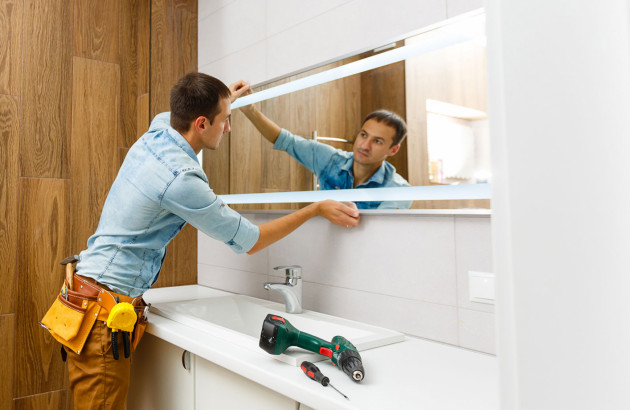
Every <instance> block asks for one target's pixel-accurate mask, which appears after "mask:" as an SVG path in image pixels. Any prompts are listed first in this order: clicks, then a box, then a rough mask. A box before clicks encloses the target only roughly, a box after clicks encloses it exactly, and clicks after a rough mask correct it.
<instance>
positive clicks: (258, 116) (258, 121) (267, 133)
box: [240, 104, 282, 144]
mask: <svg viewBox="0 0 630 410" xmlns="http://www.w3.org/2000/svg"><path fill="white" fill-rule="evenodd" d="M240 109H241V112H242V113H243V114H245V116H246V117H247V119H249V120H250V121H251V122H252V124H254V127H256V129H258V131H259V132H260V133H261V134H262V135H263V137H265V138H266V139H267V140H269V142H271V143H272V144H275V143H276V140H277V139H278V136H279V135H280V131H282V129H281V128H280V127H279V126H278V124H276V123H275V122H273V121H271V120H270V119H269V118H267V117H266V116H265V114H263V113H262V112H260V110H259V109H258V108H256V107H255V106H254V105H253V104H252V105H248V106H245V107H241V108H240Z"/></svg>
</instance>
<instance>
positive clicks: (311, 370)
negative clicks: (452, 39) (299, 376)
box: [300, 360, 330, 386]
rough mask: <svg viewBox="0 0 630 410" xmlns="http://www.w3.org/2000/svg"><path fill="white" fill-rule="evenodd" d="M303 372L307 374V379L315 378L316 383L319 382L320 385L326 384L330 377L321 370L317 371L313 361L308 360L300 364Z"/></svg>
mask: <svg viewBox="0 0 630 410" xmlns="http://www.w3.org/2000/svg"><path fill="white" fill-rule="evenodd" d="M300 367H301V368H302V371H303V372H304V374H306V375H307V376H308V378H309V379H311V380H315V381H316V382H318V383H321V385H322V386H328V383H329V382H330V379H329V378H328V377H326V376H324V374H323V373H322V372H320V371H319V368H318V367H317V366H315V365H314V364H313V363H311V362H309V361H306V360H305V361H303V362H302V364H301V365H300Z"/></svg>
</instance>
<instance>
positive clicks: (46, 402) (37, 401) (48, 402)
mask: <svg viewBox="0 0 630 410" xmlns="http://www.w3.org/2000/svg"><path fill="white" fill-rule="evenodd" d="M14 403H15V406H14V407H13V408H14V410H62V409H67V410H70V409H72V395H71V394H70V393H69V392H68V390H56V391H51V392H48V393H43V394H37V395H34V396H28V397H20V398H19V399H16V400H15V402H14Z"/></svg>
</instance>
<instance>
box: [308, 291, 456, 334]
mask: <svg viewBox="0 0 630 410" xmlns="http://www.w3.org/2000/svg"><path fill="white" fill-rule="evenodd" d="M303 302H304V303H303V304H304V307H305V308H306V309H309V310H314V311H317V312H322V313H327V314H331V315H335V316H340V317H344V318H347V319H351V320H356V321H359V322H364V323H369V324H373V325H376V326H382V327H385V328H388V329H393V330H397V331H399V332H403V333H408V334H411V335H414V336H418V337H424V338H427V339H431V340H437V341H441V342H444V343H450V344H457V309H456V308H454V307H451V306H445V305H438V304H434V303H426V302H420V301H416V300H409V299H403V298H398V297H392V296H384V295H378V294H374V293H369V292H361V291H357V290H352V289H343V288H338V287H333V286H325V285H319V284H316V283H308V282H307V283H305V284H304V301H303Z"/></svg>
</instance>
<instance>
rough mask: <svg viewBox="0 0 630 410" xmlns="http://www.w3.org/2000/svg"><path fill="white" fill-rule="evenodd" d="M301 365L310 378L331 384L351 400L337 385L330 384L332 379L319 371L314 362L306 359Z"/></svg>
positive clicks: (323, 384)
mask: <svg viewBox="0 0 630 410" xmlns="http://www.w3.org/2000/svg"><path fill="white" fill-rule="evenodd" d="M300 367H301V368H302V371H303V372H304V374H306V375H307V376H308V378H309V379H311V380H315V381H316V382H318V383H321V385H322V386H330V387H332V388H333V389H335V391H336V392H337V393H339V394H341V395H342V396H343V397H345V398H346V399H348V400H350V399H349V398H348V396H346V395H345V394H343V393H342V392H340V391H339V390H337V388H336V387H335V386H333V385H332V384H330V379H329V378H328V377H326V376H324V375H323V374H322V372H320V371H319V368H318V367H317V366H315V365H314V364H313V363H311V362H308V361H306V360H305V361H303V362H302V364H301V365H300Z"/></svg>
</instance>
